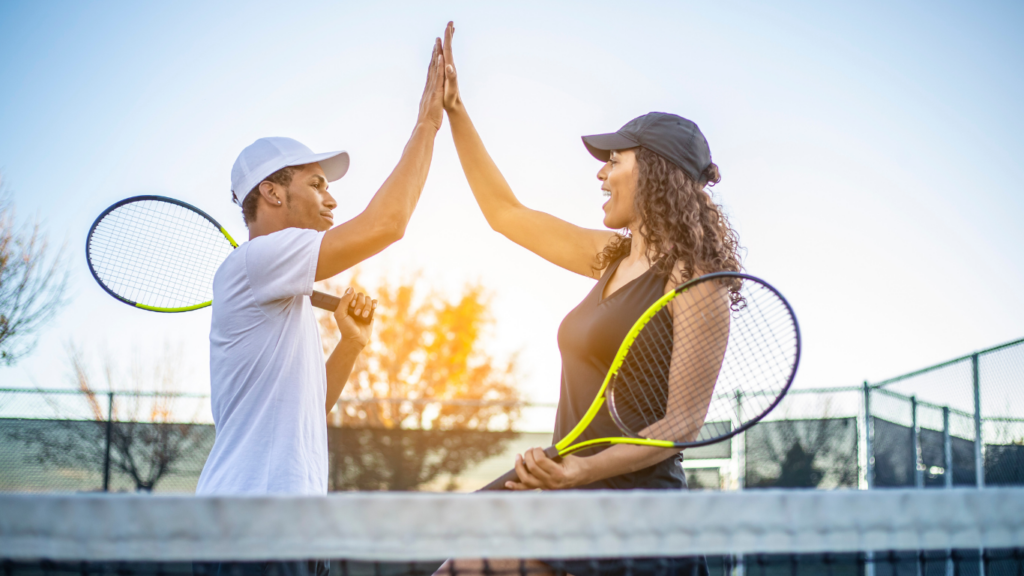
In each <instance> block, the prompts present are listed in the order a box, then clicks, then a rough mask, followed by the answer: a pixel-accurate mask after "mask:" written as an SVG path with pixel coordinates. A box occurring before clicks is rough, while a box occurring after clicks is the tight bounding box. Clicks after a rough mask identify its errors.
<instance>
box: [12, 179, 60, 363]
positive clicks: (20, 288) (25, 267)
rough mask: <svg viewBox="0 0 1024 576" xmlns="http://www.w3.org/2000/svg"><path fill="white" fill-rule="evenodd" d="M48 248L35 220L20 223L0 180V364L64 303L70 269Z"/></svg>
mask: <svg viewBox="0 0 1024 576" xmlns="http://www.w3.org/2000/svg"><path fill="white" fill-rule="evenodd" d="M63 252H64V251H63V249H58V250H57V251H56V253H54V251H53V250H51V248H50V246H49V243H48V242H47V240H46V237H45V235H44V234H43V231H42V228H41V227H40V224H39V223H38V222H35V223H31V224H23V225H19V224H18V222H17V218H16V214H15V210H14V203H13V201H12V200H11V198H10V194H9V193H8V192H7V190H6V189H5V188H4V186H3V181H2V180H0V365H7V366H10V365H13V364H14V363H15V362H17V361H18V360H20V359H21V358H22V357H24V356H25V355H26V354H28V353H29V352H31V351H32V349H33V348H34V347H35V344H36V340H35V336H36V335H37V333H38V332H39V330H40V329H41V328H42V327H43V325H45V324H46V323H47V322H48V321H49V320H50V319H51V318H53V315H54V314H55V313H56V312H57V310H59V309H60V308H61V307H62V306H63V305H64V304H65V303H66V302H67V299H68V298H67V287H68V278H69V272H70V269H69V268H68V266H67V261H66V259H65V258H64V256H63Z"/></svg>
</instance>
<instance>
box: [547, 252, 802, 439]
mask: <svg viewBox="0 0 1024 576" xmlns="http://www.w3.org/2000/svg"><path fill="white" fill-rule="evenodd" d="M716 278H739V279H741V280H750V281H752V282H756V283H758V284H760V285H762V286H764V287H765V288H768V289H769V290H770V291H771V292H772V293H774V294H775V295H776V296H777V297H778V298H779V300H780V301H781V302H782V304H783V305H784V306H785V307H786V310H787V311H788V312H789V316H790V318H792V319H793V330H794V334H795V337H796V354H795V358H794V360H793V369H792V370H791V371H790V373H789V379H788V380H787V381H786V384H785V386H783V387H782V390H781V392H779V394H778V395H777V396H776V397H775V400H774V401H773V402H772V403H771V405H770V406H768V408H766V409H765V410H763V411H762V412H761V414H759V415H758V416H757V417H756V418H753V419H751V420H750V421H749V422H745V423H743V424H741V425H740V426H737V427H736V428H734V429H732V430H730V431H729V433H727V434H723V435H720V436H715V437H713V438H708V439H705V440H700V441H694V442H672V441H669V440H656V439H651V438H644V437H642V436H637V435H636V434H635V433H633V432H632V431H630V430H629V429H628V428H626V426H625V425H624V424H623V423H622V420H621V419H620V418H619V415H618V413H617V412H616V411H615V408H614V399H613V397H610V396H606V392H607V391H608V388H609V387H610V386H611V385H612V382H613V379H614V378H616V377H617V376H618V373H619V369H620V368H621V367H622V363H623V362H624V361H625V359H626V354H627V353H628V352H629V349H630V347H631V346H632V345H633V342H635V341H636V338H637V336H638V335H639V334H640V331H641V330H643V328H644V326H646V325H647V323H648V322H649V321H650V320H651V318H653V317H654V315H655V314H657V313H658V312H659V311H660V310H661V309H662V308H664V307H665V306H667V305H668V303H669V302H671V301H672V300H673V299H675V297H676V296H678V295H680V294H682V293H683V292H686V291H687V290H689V289H690V288H691V287H693V286H695V285H697V284H699V283H702V282H706V281H709V280H714V279H716ZM800 342H801V338H800V325H799V324H798V323H797V320H796V314H795V313H794V312H793V307H792V306H790V304H789V301H788V300H786V298H785V297H784V296H783V295H782V293H781V292H779V291H778V290H776V289H775V287H774V286H772V285H771V284H769V283H767V282H765V281H764V280H761V279H760V278H757V277H755V276H751V275H749V274H743V273H741V272H714V273H711V274H705V275H704V276H700V277H699V278H694V279H692V280H690V281H688V282H684V283H683V284H680V285H679V286H676V287H675V288H674V289H673V290H672V291H670V292H667V293H666V294H665V295H664V296H662V297H661V298H659V299H658V300H657V301H656V302H655V303H654V304H651V306H650V307H649V308H648V309H647V310H646V311H644V313H643V314H642V315H641V316H640V318H638V319H637V321H636V322H635V323H634V324H633V327H632V328H630V329H629V332H627V333H626V337H625V338H623V340H622V344H620V345H619V351H618V352H617V353H616V354H615V359H614V360H612V364H611V367H610V368H609V369H608V374H606V375H605V377H604V382H603V383H602V384H601V388H600V389H599V390H598V391H597V397H596V398H594V402H593V403H592V404H591V405H590V408H588V409H587V412H586V413H585V414H584V415H583V418H581V419H580V421H579V422H577V423H576V426H575V427H574V428H573V429H572V430H571V431H570V432H569V433H568V434H566V435H565V437H564V438H562V439H561V440H559V441H558V442H557V443H555V445H554V448H555V449H556V450H558V455H559V456H565V455H566V454H571V453H573V452H576V451H578V450H583V449H585V448H590V447H591V446H599V445H603V444H635V445H640V446H654V447H657V448H680V449H682V448H695V447H697V446H706V445H708V444H714V443H716V442H721V441H722V440H726V439H728V438H732V437H733V436H735V435H737V434H739V433H741V432H743V431H745V430H747V429H749V428H750V427H751V426H753V425H754V424H756V423H758V422H759V421H760V420H761V419H762V418H764V417H765V415H767V414H768V413H769V412H771V411H772V410H774V409H775V407H776V406H778V404H779V402H781V401H782V398H783V397H784V396H785V395H786V393H787V392H789V387H790V386H792V385H793V378H794V377H795V376H796V371H797V368H798V367H799V366H800ZM606 402H607V403H608V404H609V406H608V412H609V413H610V414H611V416H612V419H613V420H614V421H615V424H616V425H617V426H618V427H619V429H620V430H622V432H623V434H626V436H624V437H615V438H594V439H592V440H586V441H584V442H580V443H579V444H573V441H574V440H576V439H577V438H579V437H580V435H581V434H583V431H584V430H586V429H587V427H588V426H590V423H591V422H592V421H593V420H594V418H595V417H596V416H597V413H598V412H599V411H600V410H601V408H602V407H604V405H605V403H606Z"/></svg>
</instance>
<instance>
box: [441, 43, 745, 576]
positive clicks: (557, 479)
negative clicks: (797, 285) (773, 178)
mask: <svg viewBox="0 0 1024 576" xmlns="http://www.w3.org/2000/svg"><path fill="white" fill-rule="evenodd" d="M453 34H454V27H453V26H452V24H451V23H449V24H448V28H447V30H446V31H445V42H444V60H445V94H444V107H445V111H446V112H447V113H448V119H449V122H450V123H451V130H452V137H453V139H454V141H455V147H456V149H457V151H458V154H459V160H460V161H461V163H462V168H463V170H464V171H465V173H466V178H467V180H468V181H469V185H470V187H471V188H472V190H473V195H474V196H475V198H476V201H477V203H478V204H479V206H480V209H481V211H482V212H483V214H484V216H485V217H486V218H487V222H488V223H489V224H490V225H491V227H492V228H493V229H494V230H496V231H498V232H500V233H501V234H503V235H505V236H506V237H507V238H509V239H510V240H512V241H513V242H515V243H517V244H519V245H520V246H523V247H524V248H526V249H528V250H530V251H532V252H534V253H535V254H537V255H538V256H540V257H542V258H544V259H546V260H548V261H550V262H552V263H554V264H557V265H559V266H561V267H562V268H565V269H566V270H570V271H572V272H576V273H577V274H582V275H584V276H588V277H590V278H593V279H595V280H597V281H598V282H597V284H596V285H595V287H594V289H593V290H592V291H591V292H590V293H589V294H588V295H587V296H586V298H584V299H583V301H582V302H581V303H580V304H579V306H577V307H576V308H575V309H574V310H572V311H571V312H569V314H568V315H567V316H566V317H565V319H564V320H563V322H562V324H561V326H560V328H559V331H558V344H559V349H560V351H561V354H562V362H563V369H562V383H561V393H560V397H559V403H558V413H557V417H556V427H555V434H554V440H555V441H556V442H557V441H558V440H559V439H561V438H562V437H563V436H565V435H566V434H567V433H568V432H569V431H570V430H572V428H573V427H574V426H575V425H576V423H577V422H578V421H579V420H580V418H581V417H582V416H583V414H584V413H585V412H586V410H587V408H588V407H589V406H590V404H591V402H592V401H593V400H594V397H595V396H596V394H597V392H598V389H599V388H600V386H601V384H602V382H603V381H604V377H605V375H606V373H607V371H608V369H609V367H610V365H611V362H612V360H613V358H614V356H615V353H616V351H617V350H618V347H619V345H620V344H621V342H622V340H623V338H624V337H625V335H626V333H627V332H628V330H629V328H630V327H631V326H632V325H633V323H634V322H635V321H636V320H637V319H638V318H639V317H640V315H641V314H642V313H643V312H644V311H645V310H646V309H647V308H648V307H650V306H651V305H652V304H653V303H654V302H655V301H656V300H657V299H658V298H659V297H661V296H662V295H664V294H665V293H666V292H667V291H668V290H671V289H673V288H675V287H676V286H678V285H679V284H681V283H683V282H685V281H687V280H689V279H691V278H696V277H698V276H701V275H703V274H707V273H710V272H716V271H725V270H728V271H739V270H740V268H741V266H740V261H739V257H738V254H737V251H738V249H739V245H738V238H737V235H736V232H735V231H734V230H733V229H732V228H731V227H730V225H729V223H728V220H727V219H726V217H725V214H724V213H723V212H722V209H721V208H720V207H719V206H717V205H716V204H715V203H714V202H713V201H712V199H711V196H710V195H709V194H708V193H707V192H706V191H705V190H704V188H705V186H713V185H714V184H716V183H717V182H718V181H719V179H720V178H719V174H718V167H717V166H716V165H715V164H714V163H712V162H711V152H710V150H709V149H708V145H707V141H706V140H705V139H704V136H703V135H702V134H701V132H700V130H699V129H698V128H697V125H696V124H694V123H693V122H690V121H689V120H686V119H684V118H681V117H679V116H675V115H672V114H663V113H656V112H654V113H651V114H647V115H645V116H641V117H639V118H636V119H634V120H632V121H630V122H629V123H627V124H626V125H625V126H623V127H622V129H620V130H619V131H618V132H616V133H614V134H602V135H596V136H586V137H584V138H583V141H584V144H585V145H586V147H587V149H588V150H589V151H590V153H591V154H592V155H593V156H594V157H596V158H597V159H599V160H601V161H602V162H604V166H603V167H602V168H601V169H600V171H599V172H598V173H597V178H598V180H599V181H600V182H601V190H602V191H603V192H604V195H605V196H607V197H608V201H607V202H606V203H605V204H604V213H605V216H604V226H605V227H606V228H608V229H609V230H590V229H586V228H580V227H578V226H575V225H573V224H570V223H568V222H565V221H564V220H561V219H559V218H556V217H554V216H551V215H549V214H545V213H543V212H539V211H536V210H531V209H530V208H527V207H526V206H523V205H522V204H521V203H520V202H519V201H518V200H517V199H516V197H515V195H514V194H513V192H512V190H511V188H509V185H508V183H507V182H506V181H505V179H504V177H503V176H502V175H501V172H500V171H499V170H498V167H497V166H496V165H495V164H494V161H493V160H491V157H490V156H489V155H488V153H487V150H486V148H485V147H484V144H483V142H482V140H481V139H480V136H479V135H478V134H477V132H476V129H475V128H474V126H473V123H472V121H471V120H470V118H469V114H468V113H467V111H466V108H465V106H464V104H463V102H462V99H461V97H460V95H459V89H458V80H457V73H456V69H455V65H454V60H453V58H452V46H451V42H452V35H453ZM615 230H624V232H623V233H620V232H616V231H615ZM722 351H723V352H724V343H722ZM675 361H676V358H675V357H673V358H672V362H673V363H674V362H675ZM719 362H720V359H719ZM715 374H717V370H716V371H715ZM711 386H713V382H712V383H711ZM707 397H708V398H710V389H709V390H707ZM703 409H704V410H706V406H705V407H704V408H703ZM697 410H698V411H699V410H700V409H699V408H698V409H697ZM701 421H702V418H701ZM619 435H621V432H620V431H619V429H618V428H617V427H616V426H615V424H614V422H613V421H612V419H611V417H610V416H609V415H608V413H607V411H601V412H600V413H599V415H598V417H597V418H595V420H594V422H593V423H592V424H591V425H590V427H589V428H588V429H587V431H586V433H585V434H584V436H582V437H581V438H580V440H585V439H588V438H601V437H608V436H619ZM680 459H681V456H680V455H679V453H678V451H675V450H666V449H663V448H653V447H648V446H635V445H621V444H620V445H615V446H612V447H607V448H605V449H603V450H598V451H596V452H595V451H590V452H581V453H577V454H576V455H568V456H566V457H564V458H562V459H561V460H560V461H557V462H556V461H554V460H552V459H550V458H548V457H547V456H545V455H544V452H543V450H542V449H540V448H533V449H530V450H528V451H526V452H525V453H524V454H523V455H521V456H517V457H516V461H515V468H516V472H517V474H518V475H519V481H518V482H509V483H507V484H506V487H507V488H509V489H511V490H530V489H538V488H539V489H544V490H554V489H566V488H586V489H601V488H604V489H608V488H611V489H635V488H647V489H652V488H661V489H672V488H675V489H680V488H684V487H685V486H686V479H685V476H684V474H683V470H682V467H681V466H680ZM548 564H552V563H550V562H549V563H548ZM697 564H699V565H700V566H703V562H700V563H694V562H692V561H691V562H689V563H688V564H687V563H683V564H682V565H678V566H677V568H678V570H674V571H675V572H678V571H684V572H689V573H698V571H706V567H705V568H703V570H698V566H697ZM560 567H562V568H564V569H566V570H567V571H568V572H570V573H576V570H574V569H573V567H572V566H564V565H563V566H560ZM461 568H462V566H460V569H461ZM577 568H581V567H577ZM582 568H586V566H582ZM604 568H607V567H602V573H609V572H606V571H604ZM632 568H633V572H634V573H636V572H637V570H636V569H637V566H636V565H635V564H634V565H633V567H632ZM613 572H614V570H612V573H613ZM704 573H706V572H704Z"/></svg>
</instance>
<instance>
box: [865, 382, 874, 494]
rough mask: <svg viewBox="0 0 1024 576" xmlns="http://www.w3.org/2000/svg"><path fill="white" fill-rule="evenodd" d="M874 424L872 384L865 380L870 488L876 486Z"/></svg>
mask: <svg viewBox="0 0 1024 576" xmlns="http://www.w3.org/2000/svg"><path fill="white" fill-rule="evenodd" d="M873 428H874V426H872V425H871V386H870V385H869V384H868V381H867V380H865V381H864V452H865V453H866V454H867V464H866V468H865V470H864V473H865V476H867V483H868V490H871V489H872V488H874V487H875V448H874V438H872V436H873V434H872V431H873Z"/></svg>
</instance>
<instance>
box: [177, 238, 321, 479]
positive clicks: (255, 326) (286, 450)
mask: <svg viewBox="0 0 1024 576" xmlns="http://www.w3.org/2000/svg"><path fill="white" fill-rule="evenodd" d="M323 237H324V233H323V232H316V231H314V230H303V229H299V228H288V229H285V230H281V231H280V232H275V233H273V234H270V235H267V236H260V237H259V238H255V239H253V240H250V241H249V242H246V243H244V244H242V245H241V246H239V247H238V248H237V249H236V250H235V251H233V252H232V253H231V255H230V256H228V258H227V260H225V261H224V263H223V264H221V266H220V268H219V269H218V270H217V274H216V276H214V279H213V319H212V321H211V323H210V389H211V402H212V407H213V421H214V423H215V424H216V430H217V439H216V441H215V442H214V445H213V450H212V451H211V452H210V456H209V458H207V460H206V465H205V466H203V472H202V474H201V475H200V477H199V485H198V487H197V488H196V494H326V493H327V415H326V413H325V408H324V404H325V402H326V396H327V373H326V371H325V368H324V359H323V348H322V344H321V342H320V331H319V329H318V327H317V322H316V318H315V317H314V316H313V308H312V306H311V305H310V303H309V296H310V295H311V294H312V293H313V280H314V278H315V276H316V265H317V258H318V256H319V253H320V242H321V241H322V240H323Z"/></svg>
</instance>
